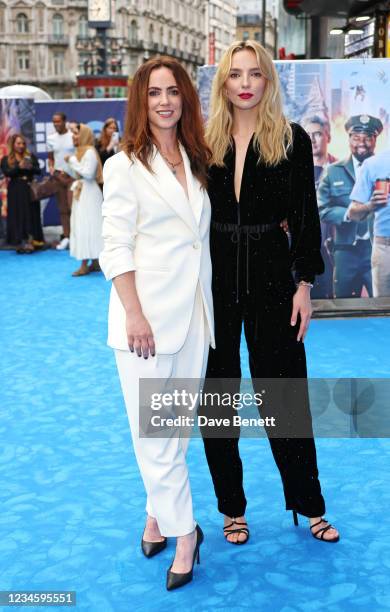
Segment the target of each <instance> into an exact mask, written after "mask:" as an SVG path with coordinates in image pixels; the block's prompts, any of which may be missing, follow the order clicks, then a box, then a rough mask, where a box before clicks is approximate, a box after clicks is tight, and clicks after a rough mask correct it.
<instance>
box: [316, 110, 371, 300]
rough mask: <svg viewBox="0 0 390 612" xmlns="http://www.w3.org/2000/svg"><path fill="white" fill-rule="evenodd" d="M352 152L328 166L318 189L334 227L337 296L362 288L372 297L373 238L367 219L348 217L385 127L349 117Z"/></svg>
mask: <svg viewBox="0 0 390 612" xmlns="http://www.w3.org/2000/svg"><path fill="white" fill-rule="evenodd" d="M345 129H346V131H347V133H348V139H349V147H350V151H351V155H350V156H349V157H348V158H347V159H344V160H342V161H339V162H335V163H334V164H331V165H329V166H328V167H327V169H326V170H325V172H324V174H323V175H322V177H321V180H320V184H319V187H318V191H317V199H318V206H319V212H320V218H321V221H324V222H326V223H332V224H334V226H335V238H334V274H333V289H334V297H336V298H348V297H360V295H361V292H362V289H363V287H365V288H366V291H367V293H368V295H369V296H372V280H371V239H370V228H369V225H368V222H367V220H366V219H365V220H363V221H360V222H356V221H352V220H351V219H350V218H349V217H348V211H347V209H348V207H349V204H350V197H349V196H350V193H351V191H352V189H353V186H354V184H355V180H356V176H357V173H358V172H359V168H360V166H361V164H362V163H363V161H364V160H365V159H367V158H368V157H371V156H372V155H374V151H375V145H376V139H377V136H378V134H380V133H381V132H382V130H383V125H382V122H381V121H380V119H378V118H377V117H372V116H371V115H356V116H353V117H350V119H348V121H347V122H346V124H345Z"/></svg>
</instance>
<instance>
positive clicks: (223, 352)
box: [202, 43, 338, 544]
mask: <svg viewBox="0 0 390 612" xmlns="http://www.w3.org/2000/svg"><path fill="white" fill-rule="evenodd" d="M234 44H235V45H236V47H237V45H238V44H237V43H234ZM251 44H254V45H255V48H256V44H257V43H251ZM247 45H248V43H242V44H241V46H239V47H237V50H238V51H240V50H241V49H245V48H247ZM257 46H258V47H260V45H258V44H257ZM248 51H251V47H249V49H247V51H246V53H248ZM238 55H239V54H238ZM234 57H235V56H234V54H233V55H232V58H234ZM255 59H256V56H255ZM291 127H292V146H291V147H290V149H289V150H288V155H287V159H283V160H282V161H281V162H279V163H277V164H276V165H267V164H265V163H263V162H262V161H260V163H259V153H258V151H256V150H255V149H254V147H253V138H254V137H253V136H252V139H251V140H250V142H249V145H248V148H247V151H246V156H245V163H244V166H243V172H242V181H241V189H240V197H239V201H238V202H237V197H236V191H235V184H234V174H235V167H236V146H235V140H234V138H233V137H232V136H231V138H230V146H229V147H228V149H227V152H226V155H225V158H224V166H217V165H213V166H212V167H211V168H210V180H209V195H210V200H211V206H212V220H211V233H210V245H211V258H212V266H213V299H214V319H215V334H216V349H215V350H210V354H209V361H208V367H207V374H206V378H207V379H220V378H224V379H228V381H231V382H230V383H229V382H228V383H227V384H225V388H224V389H220V391H222V392H223V391H226V390H227V388H226V386H227V387H229V389H228V390H229V392H230V393H234V392H238V391H239V385H238V384H237V383H236V382H234V380H232V379H240V378H241V367H240V339H241V329H242V323H243V324H244V333H245V338H246V342H247V346H248V351H249V366H250V373H251V376H252V380H253V383H254V389H255V391H257V388H256V387H257V383H256V381H255V380H254V379H259V378H262V379H264V378H273V379H277V378H290V379H306V376H307V371H306V358H305V349H304V345H303V342H301V341H297V335H299V334H298V330H299V327H300V318H299V316H298V318H297V321H296V325H292V324H291V319H292V305H293V298H294V294H295V293H296V291H297V287H296V284H298V283H300V282H301V283H303V284H304V285H309V284H310V283H313V280H314V277H315V275H316V274H321V273H322V272H323V268H324V266H323V261H322V258H321V255H320V244H321V235H320V223H319V216H318V210H317V202H316V194H315V187H314V171H313V160H312V150H311V142H310V138H309V137H308V135H307V134H306V132H305V131H304V130H303V128H301V127H300V126H299V125H298V124H291ZM285 219H287V221H288V227H289V233H290V236H291V245H289V238H288V236H287V234H286V232H285V231H284V230H283V229H282V227H281V222H282V221H283V220H285ZM292 272H294V276H293V274H292ZM294 277H295V278H294ZM305 290H307V287H306V288H305V289H303V291H305ZM209 382H210V383H211V381H207V380H206V385H205V389H206V390H207V388H208V383H209ZM304 384H305V385H306V382H305V383H304ZM213 390H214V391H215V384H214V385H213ZM274 408H275V409H276V412H277V410H278V406H274ZM279 408H280V406H279ZM298 409H299V415H298V419H299V425H300V429H299V431H302V429H304V430H305V432H306V433H305V437H296V436H295V437H294V435H293V431H291V434H292V435H291V437H286V435H285V434H284V435H283V437H281V435H280V434H279V435H278V432H277V431H276V433H274V432H270V431H269V430H268V431H267V433H268V435H269V441H270V444H271V449H272V453H273V456H274V459H275V462H276V464H277V467H278V469H279V471H280V474H281V478H282V482H283V488H284V494H285V500H286V509H287V510H293V511H294V520H295V523H296V524H297V515H296V513H297V512H298V513H300V514H302V515H304V516H307V517H310V518H313V519H316V520H313V521H310V522H311V526H312V527H315V528H314V529H312V533H313V535H314V536H316V537H317V538H318V539H321V538H322V539H323V540H324V541H337V539H338V533H337V531H336V530H335V529H333V528H331V526H328V524H327V522H326V521H325V520H324V521H322V519H321V517H322V515H323V514H324V512H325V504H324V499H323V497H322V494H321V487H320V483H319V480H318V470H317V461H316V450H315V444H314V440H313V437H312V428H311V415H310V408H309V403H308V401H307V402H305V401H303V402H302V404H301V405H300V406H299V407H298ZM225 410H226V409H225ZM232 412H233V411H232V410H231V409H230V414H232ZM227 413H229V410H227V411H226V414H227ZM279 417H280V418H281V420H283V415H282V413H281V412H280V413H279ZM202 433H203V440H204V446H205V451H206V457H207V461H208V465H209V469H210V472H211V476H212V479H213V484H214V488H215V493H216V496H217V499H218V509H219V511H220V512H221V513H223V514H224V515H225V528H224V533H225V536H226V537H227V539H228V540H229V541H230V542H232V543H237V544H239V543H244V542H246V541H247V539H248V537H249V531H248V529H247V525H246V522H245V518H244V514H245V508H246V499H245V494H244V490H243V484H242V478H243V472H242V463H241V459H240V455H239V449H238V437H237V436H236V437H229V438H224V437H219V438H218V437H208V436H210V433H208V435H207V433H206V431H205V429H203V430H202ZM270 434H273V435H270ZM301 435H302V434H301ZM236 519H237V520H236ZM232 534H233V537H232Z"/></svg>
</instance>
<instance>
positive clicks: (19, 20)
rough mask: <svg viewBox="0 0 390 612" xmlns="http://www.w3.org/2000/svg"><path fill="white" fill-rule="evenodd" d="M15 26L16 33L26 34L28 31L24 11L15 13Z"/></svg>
mask: <svg viewBox="0 0 390 612" xmlns="http://www.w3.org/2000/svg"><path fill="white" fill-rule="evenodd" d="M16 28H17V31H18V34H27V32H28V31H29V27H28V18H27V15H25V14H24V13H19V14H18V15H16Z"/></svg>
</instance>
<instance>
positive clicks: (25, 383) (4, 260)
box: [0, 251, 390, 612]
mask: <svg viewBox="0 0 390 612" xmlns="http://www.w3.org/2000/svg"><path fill="white" fill-rule="evenodd" d="M75 267H76V263H75V262H74V261H73V260H71V259H70V258H69V256H68V254H67V253H59V252H56V251H47V252H43V253H38V254H35V255H32V256H27V255H26V256H17V255H16V254H14V253H12V252H0V271H1V277H0V278H1V298H0V299H1V304H0V312H1V347H2V355H1V356H2V374H1V377H2V378H1V383H0V390H1V404H0V411H1V420H0V431H1V439H2V444H1V447H0V470H1V487H0V498H1V508H2V512H1V515H0V589H1V590H21V589H23V590H75V591H77V609H80V610H91V611H93V612H111V611H115V612H127V611H129V610H146V611H149V610H150V611H152V610H161V611H165V610H170V611H171V610H173V609H176V608H179V607H180V608H187V609H189V610H213V611H214V610H232V609H233V610H247V609H251V610H266V611H268V610H277V611H281V612H293V611H302V612H311V611H314V610H326V611H327V610H332V611H334V612H339V611H348V612H349V611H355V610H356V611H357V610H361V611H362V612H363V611H364V612H366V611H367V610H368V609H370V610H377V611H381V610H389V609H390V588H389V580H388V577H389V570H390V547H389V533H390V524H389V519H388V514H387V510H386V508H388V507H389V506H388V504H390V487H389V467H388V466H389V456H390V445H389V441H388V440H383V439H382V440H380V439H374V440H371V439H365V440H359V439H353V440H340V439H338V440H337V439H333V440H325V439H321V440H318V444H317V447H318V456H319V465H320V471H321V483H322V487H323V490H324V493H325V497H326V501H327V508H328V511H327V516H328V517H329V518H330V519H331V520H332V521H333V522H334V523H335V524H336V525H337V527H338V528H339V529H340V531H341V533H342V539H341V541H340V542H339V543H338V544H336V545H328V544H321V543H319V542H316V541H315V540H314V539H313V538H312V537H311V536H310V533H309V530H308V528H307V525H306V521H305V519H303V518H302V519H301V523H302V525H301V526H300V527H299V528H298V529H297V528H295V527H294V526H293V524H292V520H291V516H290V514H287V513H286V512H285V511H284V500H283V495H282V489H281V484H280V479H279V476H278V474H277V472H276V468H275V466H274V463H273V460H272V457H271V453H270V450H269V447H268V442H267V441H266V440H263V439H262V440H248V439H246V440H243V441H242V443H241V449H242V456H243V461H244V466H245V483H246V492H247V497H248V499H249V504H248V511H247V517H248V520H249V522H250V527H251V539H250V541H249V543H248V544H247V545H246V546H245V547H235V546H232V545H229V544H227V543H225V541H224V540H223V537H222V530H221V524H222V523H221V517H220V515H219V514H218V512H217V510H216V505H215V500H214V494H213V491H212V487H211V481H210V476H209V474H208V470H207V467H206V463H205V459H204V456H203V445H202V443H201V441H200V440H193V441H192V442H191V445H190V452H189V464H190V473H191V482H192V488H193V496H194V503H195V508H196V516H197V520H198V521H199V523H200V524H201V525H202V527H203V530H204V532H205V544H204V546H203V547H202V550H201V565H200V566H199V567H196V569H195V578H196V579H195V580H194V581H193V583H192V584H190V585H188V586H187V587H186V588H185V589H182V590H180V591H177V592H173V593H168V592H166V590H165V571H166V568H167V567H168V566H169V564H170V562H171V559H172V556H173V553H174V547H173V542H171V543H170V545H169V546H168V548H167V550H166V551H164V552H163V553H162V554H161V555H159V556H158V557H157V558H155V559H152V560H146V559H144V558H143V557H142V554H141V552H140V548H139V540H140V536H141V532H142V528H143V521H144V494H143V489H142V485H141V482H140V477H139V475H138V470H137V467H136V465H135V461H134V456H133V452H132V449H131V444H130V436H129V430H128V423H127V417H126V414H125V410H124V407H123V402H122V397H121V394H120V389H119V383H118V379H117V375H116V370H115V366H114V360H113V356H112V354H111V351H110V349H108V348H106V346H105V336H106V308H107V300H108V289H109V286H108V284H107V283H106V282H105V281H104V279H103V277H102V275H100V274H93V275H89V276H87V277H83V278H72V277H71V276H70V273H71V271H72V270H73V269H74V268H75ZM389 343H390V319H386V318H381V319H356V320H332V321H313V322H312V324H311V329H310V333H309V336H308V339H307V342H306V345H307V352H308V358H309V364H310V374H311V376H329V377H335V376H340V377H342V376H372V377H375V376H383V377H388V376H389V375H390V372H389V368H390V360H389V348H388V347H389ZM243 363H244V371H245V375H248V364H247V358H246V356H245V353H244V348H243ZM18 609H19V608H18ZM20 609H22V608H20ZM23 609H25V608H23ZM29 609H36V610H41V609H42V608H29ZM52 609H54V610H57V609H60V608H57V607H54V608H52Z"/></svg>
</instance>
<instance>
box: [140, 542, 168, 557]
mask: <svg viewBox="0 0 390 612" xmlns="http://www.w3.org/2000/svg"><path fill="white" fill-rule="evenodd" d="M166 547H167V538H164V539H163V540H162V541H161V542H147V541H146V540H144V539H143V538H142V540H141V550H142V552H143V553H144V555H145V557H147V558H148V559H150V557H154V555H157V554H158V553H160V552H161V551H162V550H164V548H166Z"/></svg>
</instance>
